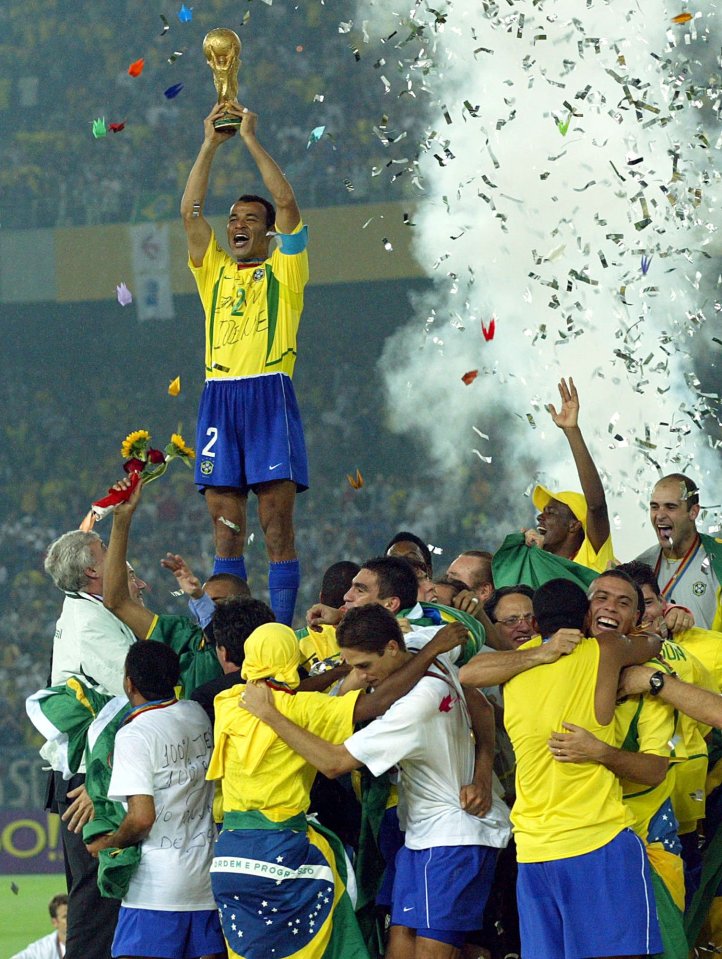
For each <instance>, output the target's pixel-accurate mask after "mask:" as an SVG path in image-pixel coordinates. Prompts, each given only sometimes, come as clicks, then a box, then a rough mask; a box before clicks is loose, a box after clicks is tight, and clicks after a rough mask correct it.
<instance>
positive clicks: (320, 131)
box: [306, 126, 326, 150]
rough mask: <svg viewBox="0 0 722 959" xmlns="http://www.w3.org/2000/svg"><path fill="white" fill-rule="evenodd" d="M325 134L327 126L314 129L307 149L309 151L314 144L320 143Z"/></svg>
mask: <svg viewBox="0 0 722 959" xmlns="http://www.w3.org/2000/svg"><path fill="white" fill-rule="evenodd" d="M325 132H326V127H325V126H323V127H314V128H313V130H311V133H310V135H309V137H308V143H307V144H306V149H307V150H308V148H309V147H310V146H311V144H312V143H318V141H319V140H320V139H321V137H322V136H323V135H324V133H325Z"/></svg>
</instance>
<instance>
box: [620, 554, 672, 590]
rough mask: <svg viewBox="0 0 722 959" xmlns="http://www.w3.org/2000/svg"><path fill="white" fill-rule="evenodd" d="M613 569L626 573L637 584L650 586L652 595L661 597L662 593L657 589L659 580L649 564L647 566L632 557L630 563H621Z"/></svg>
mask: <svg viewBox="0 0 722 959" xmlns="http://www.w3.org/2000/svg"><path fill="white" fill-rule="evenodd" d="M615 569H617V570H619V571H621V572H622V573H626V574H627V576H629V577H631V579H633V580H634V582H635V583H636V584H637V586H640V587H641V586H649V587H651V589H652V591H653V592H654V595H655V596H657V597H659V598H661V596H662V593H661V591H660V589H659V581H658V580H657V576H656V574H655V572H654V570H653V569H652V567H651V566H648V565H647V564H646V563H640V561H639V560H638V559H633V560H632V561H631V563H621V564H620V565H619V566H616V567H615Z"/></svg>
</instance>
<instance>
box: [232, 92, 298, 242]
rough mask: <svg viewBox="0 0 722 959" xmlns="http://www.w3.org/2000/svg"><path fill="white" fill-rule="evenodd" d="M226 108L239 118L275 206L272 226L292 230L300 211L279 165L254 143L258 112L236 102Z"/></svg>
mask: <svg viewBox="0 0 722 959" xmlns="http://www.w3.org/2000/svg"><path fill="white" fill-rule="evenodd" d="M226 106H227V108H228V111H229V112H233V113H236V115H237V116H240V117H241V126H240V129H239V132H240V134H241V139H242V140H243V142H244V144H245V145H246V149H247V150H248V152H249V153H250V154H251V157H252V158H253V161H254V163H255V164H256V166H257V167H258V172H259V173H260V174H261V178H262V179H263V182H264V184H265V187H266V189H267V190H268V192H269V193H270V194H271V199H272V200H273V205H274V206H275V207H276V226H277V227H278V230H279V232H280V233H292V232H293V231H294V230H295V229H296V227H297V226H298V224H299V223H300V222H301V211H300V210H299V209H298V204H297V203H296V197H295V195H294V193H293V188H292V187H291V184H290V183H289V182H288V180H287V179H286V177H285V176H284V175H283V173H282V171H281V168H280V167H279V165H278V164H277V163H276V161H275V160H274V159H273V157H272V156H271V155H270V153H269V152H268V151H267V150H265V149H264V148H263V147H262V146H261V144H260V143H259V142H258V137H257V136H256V124H257V122H258V115H257V114H255V113H252V112H251V111H250V110H249V109H248V108H247V107H242V106H241V105H240V104H239V103H232V104H226Z"/></svg>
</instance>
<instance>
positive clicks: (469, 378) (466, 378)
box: [461, 370, 479, 386]
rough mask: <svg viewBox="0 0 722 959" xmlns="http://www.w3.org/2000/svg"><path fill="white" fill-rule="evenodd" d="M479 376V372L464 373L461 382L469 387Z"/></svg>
mask: <svg viewBox="0 0 722 959" xmlns="http://www.w3.org/2000/svg"><path fill="white" fill-rule="evenodd" d="M478 375H479V371H478V370H469V372H468V373H464V375H463V376H462V377H461V382H462V383H466V385H467V386H469V385H470V384H471V383H473V382H474V380H475V379H476V378H477V376H478Z"/></svg>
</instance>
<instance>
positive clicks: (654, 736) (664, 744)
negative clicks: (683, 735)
mask: <svg viewBox="0 0 722 959" xmlns="http://www.w3.org/2000/svg"><path fill="white" fill-rule="evenodd" d="M637 733H638V738H639V752H640V753H651V754H652V755H654V756H669V755H671V753H672V750H673V748H674V744H673V738H674V734H675V712H674V709H673V708H672V707H671V706H670V705H668V704H667V703H663V702H661V701H660V700H659V699H655V698H653V697H650V696H647V697H646V698H645V700H644V703H643V705H642V711H641V712H640V714H639V721H638V725H637Z"/></svg>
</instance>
